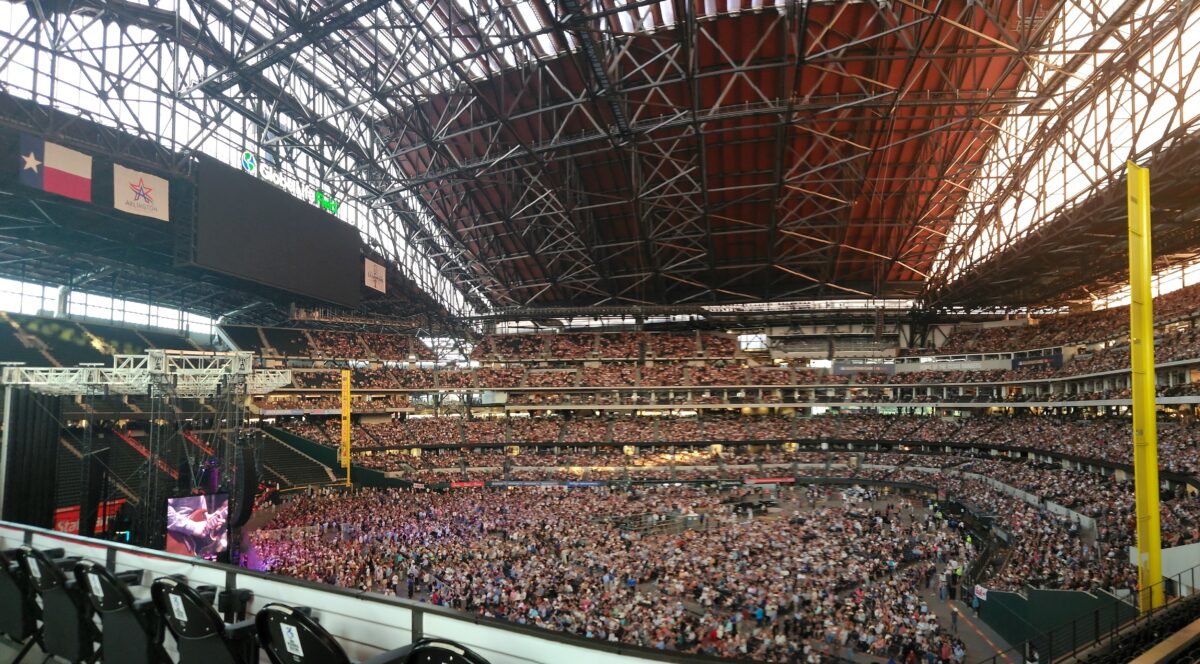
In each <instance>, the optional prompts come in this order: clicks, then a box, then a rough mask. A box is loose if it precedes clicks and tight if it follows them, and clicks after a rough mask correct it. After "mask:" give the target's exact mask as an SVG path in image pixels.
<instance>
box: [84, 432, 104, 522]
mask: <svg viewBox="0 0 1200 664" xmlns="http://www.w3.org/2000/svg"><path fill="white" fill-rule="evenodd" d="M94 445H95V446H98V449H94V450H92V453H91V454H90V455H88V457H87V458H85V459H84V460H83V463H85V464H87V473H86V475H85V477H86V481H85V482H84V485H83V487H82V495H81V496H80V497H79V534H80V535H81V536H83V537H93V536H95V534H96V512H97V511H98V510H99V509H100V492H101V491H102V490H103V489H104V483H105V482H106V481H107V480H108V478H107V474H108V473H107V469H108V439H107V436H105V435H103V434H100V435H99V436H98V437H97V440H96V441H95V443H94Z"/></svg>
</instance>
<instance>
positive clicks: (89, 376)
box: [0, 350, 292, 398]
mask: <svg viewBox="0 0 1200 664" xmlns="http://www.w3.org/2000/svg"><path fill="white" fill-rule="evenodd" d="M0 382H3V384H4V385H12V386H15V387H26V388H28V389H30V390H33V391H34V392H40V393H43V394H58V395H65V396H69V395H89V394H91V395H94V394H96V393H98V392H105V393H108V394H132V395H142V394H145V395H148V394H150V393H151V391H152V390H159V391H165V392H167V393H169V394H170V395H172V396H176V397H182V398H202V397H215V396H218V395H222V394H230V393H239V392H240V393H244V394H248V395H252V394H267V393H269V392H272V391H274V390H276V389H279V388H281V387H286V386H288V385H291V383H292V372H291V371H290V370H288V369H256V368H255V367H254V355H253V354H252V353H246V352H234V353H194V352H187V351H164V350H150V351H147V353H146V354H145V355H114V356H113V365H112V366H111V367H101V366H80V367H25V366H6V367H4V371H3V374H2V378H0Z"/></svg>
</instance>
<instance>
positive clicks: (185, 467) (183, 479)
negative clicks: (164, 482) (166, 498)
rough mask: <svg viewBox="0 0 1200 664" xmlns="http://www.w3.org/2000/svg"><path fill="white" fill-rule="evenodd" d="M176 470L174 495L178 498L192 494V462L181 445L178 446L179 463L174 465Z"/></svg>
mask: <svg viewBox="0 0 1200 664" xmlns="http://www.w3.org/2000/svg"><path fill="white" fill-rule="evenodd" d="M175 468H176V470H178V471H179V479H178V480H177V481H176V483H175V494H176V495H178V496H186V495H188V494H190V493H191V492H192V488H193V484H192V460H191V458H190V457H189V456H188V452H187V448H186V447H184V446H183V445H180V446H179V461H178V462H176V464H175Z"/></svg>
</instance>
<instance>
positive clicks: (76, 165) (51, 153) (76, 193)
mask: <svg viewBox="0 0 1200 664" xmlns="http://www.w3.org/2000/svg"><path fill="white" fill-rule="evenodd" d="M19 181H20V183H21V184H23V185H25V186H27V187H34V188H36V189H41V190H42V191H48V192H50V193H52V194H58V195H59V196H66V197H68V198H74V199H76V200H80V201H87V202H88V203H90V202H92V158H91V157H89V156H88V155H86V154H83V153H82V152H76V151H74V150H71V149H68V148H64V147H63V146H61V145H59V144H57V143H51V142H50V141H43V140H42V139H40V138H37V137H35V136H29V135H28V134H21V174H20V178H19Z"/></svg>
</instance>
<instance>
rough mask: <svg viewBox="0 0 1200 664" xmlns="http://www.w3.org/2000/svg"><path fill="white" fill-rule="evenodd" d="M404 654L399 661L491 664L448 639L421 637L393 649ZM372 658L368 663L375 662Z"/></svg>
mask: <svg viewBox="0 0 1200 664" xmlns="http://www.w3.org/2000/svg"><path fill="white" fill-rule="evenodd" d="M392 652H394V653H395V654H397V655H403V656H404V659H400V660H386V661H387V662H391V661H398V662H403V663H404V664H489V662H488V661H487V660H486V659H484V658H483V657H481V656H479V655H478V654H477V653H475V652H474V651H472V650H471V649H470V648H467V647H466V646H461V645H459V644H457V643H455V642H453V641H447V640H446V639H421V640H420V641H417V642H416V643H413V644H411V645H407V646H404V647H403V648H400V649H399V650H394V651H392ZM374 662H375V660H371V661H370V662H368V663H367V664H374Z"/></svg>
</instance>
